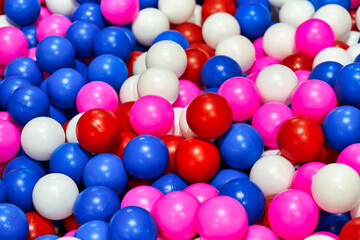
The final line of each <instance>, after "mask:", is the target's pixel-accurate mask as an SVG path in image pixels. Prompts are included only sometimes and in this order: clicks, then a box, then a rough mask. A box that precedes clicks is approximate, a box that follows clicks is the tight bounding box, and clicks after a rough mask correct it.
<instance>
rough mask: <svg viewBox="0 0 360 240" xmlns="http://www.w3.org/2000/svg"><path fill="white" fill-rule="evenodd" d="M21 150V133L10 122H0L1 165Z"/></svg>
mask: <svg viewBox="0 0 360 240" xmlns="http://www.w3.org/2000/svg"><path fill="white" fill-rule="evenodd" d="M19 149H20V133H19V131H18V129H17V128H16V127H15V125H14V124H12V123H11V122H9V121H6V120H0V163H2V162H7V161H9V160H10V159H12V158H13V157H15V155H16V154H17V152H18V151H19Z"/></svg>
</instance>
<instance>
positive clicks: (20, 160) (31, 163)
mask: <svg viewBox="0 0 360 240" xmlns="http://www.w3.org/2000/svg"><path fill="white" fill-rule="evenodd" d="M23 168H26V169H30V170H32V171H34V172H35V173H36V174H37V175H38V176H39V177H43V176H44V175H45V169H44V167H43V165H42V164H41V163H40V162H39V161H36V160H33V159H31V158H29V157H25V156H19V157H15V158H13V159H12V160H11V161H10V162H8V163H7V165H6V167H5V168H4V171H3V176H4V177H5V176H6V175H7V174H8V173H10V172H11V171H13V170H16V169H23Z"/></svg>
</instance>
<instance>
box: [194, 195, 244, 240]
mask: <svg viewBox="0 0 360 240" xmlns="http://www.w3.org/2000/svg"><path fill="white" fill-rule="evenodd" d="M195 221H196V227H197V229H198V232H199V234H200V236H201V237H202V238H204V239H207V240H215V239H228V240H235V239H242V237H244V236H245V234H246V231H247V228H248V220H247V215H246V211H245V209H244V207H243V206H242V205H241V203H239V202H238V201H237V200H235V199H233V198H231V197H228V196H217V197H214V198H212V199H210V200H208V201H206V202H205V203H204V204H202V205H201V206H200V208H199V211H198V214H197V216H196V220H195Z"/></svg>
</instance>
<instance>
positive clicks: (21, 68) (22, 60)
mask: <svg viewBox="0 0 360 240" xmlns="http://www.w3.org/2000/svg"><path fill="white" fill-rule="evenodd" d="M8 77H22V78H25V79H26V80H28V81H29V82H31V83H32V84H34V85H39V84H40V83H41V81H42V80H43V73H42V71H41V70H40V68H39V66H38V65H37V64H36V61H34V60H33V59H31V58H28V57H18V58H16V59H14V60H12V61H11V62H10V63H9V64H8V65H7V66H6V68H5V72H4V78H5V79H6V78H8Z"/></svg>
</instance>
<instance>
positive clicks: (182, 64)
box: [145, 40, 187, 77]
mask: <svg viewBox="0 0 360 240" xmlns="http://www.w3.org/2000/svg"><path fill="white" fill-rule="evenodd" d="M145 62H146V67H147V68H151V67H160V68H164V69H168V70H170V71H172V72H174V73H175V75H176V76H177V77H180V76H181V75H182V74H183V73H184V72H185V70H186V66H187V57H186V53H185V50H184V49H183V48H182V47H181V46H180V45H179V44H177V43H176V42H174V41H169V40H165V41H160V42H157V43H155V44H154V45H152V46H151V47H150V49H149V51H148V53H147V55H146V59H145Z"/></svg>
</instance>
